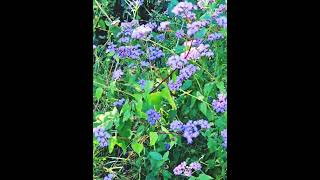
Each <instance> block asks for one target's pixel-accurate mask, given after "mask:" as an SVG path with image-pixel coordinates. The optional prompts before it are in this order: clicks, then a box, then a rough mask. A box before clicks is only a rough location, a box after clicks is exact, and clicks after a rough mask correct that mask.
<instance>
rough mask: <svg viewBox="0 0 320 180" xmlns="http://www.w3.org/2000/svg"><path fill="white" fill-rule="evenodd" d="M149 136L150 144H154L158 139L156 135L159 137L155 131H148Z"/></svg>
mask: <svg viewBox="0 0 320 180" xmlns="http://www.w3.org/2000/svg"><path fill="white" fill-rule="evenodd" d="M149 136H150V146H153V145H155V144H156V142H157V140H158V137H159V136H158V133H157V132H150V133H149Z"/></svg>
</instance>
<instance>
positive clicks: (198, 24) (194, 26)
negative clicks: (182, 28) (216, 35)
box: [187, 21, 209, 37]
mask: <svg viewBox="0 0 320 180" xmlns="http://www.w3.org/2000/svg"><path fill="white" fill-rule="evenodd" d="M208 24H209V21H195V22H193V23H191V24H187V29H188V30H187V35H188V36H189V37H190V36H192V35H194V34H195V33H196V32H198V31H199V29H200V28H202V27H205V26H207V25H208Z"/></svg>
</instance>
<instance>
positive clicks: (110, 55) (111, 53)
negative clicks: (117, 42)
mask: <svg viewBox="0 0 320 180" xmlns="http://www.w3.org/2000/svg"><path fill="white" fill-rule="evenodd" d="M114 54H115V52H114V51H111V52H109V53H108V54H107V57H112V56H113V55H114Z"/></svg>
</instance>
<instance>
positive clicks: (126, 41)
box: [119, 37, 130, 43]
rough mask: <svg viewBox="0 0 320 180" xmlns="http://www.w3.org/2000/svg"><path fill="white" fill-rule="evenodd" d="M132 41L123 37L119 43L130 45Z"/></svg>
mask: <svg viewBox="0 0 320 180" xmlns="http://www.w3.org/2000/svg"><path fill="white" fill-rule="evenodd" d="M129 41H130V38H129V37H121V38H120V39H119V43H128V42H129Z"/></svg>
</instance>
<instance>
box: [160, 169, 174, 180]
mask: <svg viewBox="0 0 320 180" xmlns="http://www.w3.org/2000/svg"><path fill="white" fill-rule="evenodd" d="M162 176H163V179H164V180H168V179H171V177H172V173H170V171H168V170H164V171H163V172H162Z"/></svg>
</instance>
